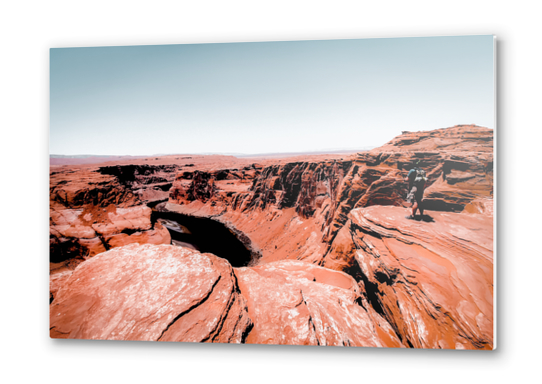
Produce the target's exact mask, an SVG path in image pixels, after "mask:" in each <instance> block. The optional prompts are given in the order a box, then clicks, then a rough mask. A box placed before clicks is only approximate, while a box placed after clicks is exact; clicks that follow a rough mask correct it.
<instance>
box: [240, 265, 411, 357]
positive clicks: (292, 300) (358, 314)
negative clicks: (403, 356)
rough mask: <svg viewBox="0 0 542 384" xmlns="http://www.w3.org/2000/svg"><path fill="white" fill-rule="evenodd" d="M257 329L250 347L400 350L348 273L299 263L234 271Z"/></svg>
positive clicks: (397, 343)
mask: <svg viewBox="0 0 542 384" xmlns="http://www.w3.org/2000/svg"><path fill="white" fill-rule="evenodd" d="M235 274H236V276H237V278H238V281H239V287H240V288H241V293H242V294H243V296H244V297H245V298H246V299H247V303H248V313H249V316H250V318H251V319H252V320H253V322H254V328H253V329H252V331H251V332H250V334H249V335H248V337H247V340H246V342H247V343H256V344H293V345H332V346H365V347H401V346H402V344H401V342H400V341H399V338H398V337H397V336H396V335H395V333H394V331H393V329H392V328H391V326H390V325H389V324H388V323H387V322H386V321H385V320H384V319H382V317H380V316H379V315H378V314H377V313H376V312H375V311H374V310H373V309H372V308H371V307H370V306H369V305H368V303H367V302H366V301H363V299H362V297H361V296H360V289H359V287H358V285H357V284H356V281H355V280H354V279H353V278H352V277H350V276H348V275H347V274H345V273H341V272H337V271H332V270H329V269H326V268H322V267H318V266H315V265H313V264H310V263H306V262H301V261H278V262H274V263H269V264H266V265H263V266H258V267H252V268H250V267H247V268H236V269H235Z"/></svg>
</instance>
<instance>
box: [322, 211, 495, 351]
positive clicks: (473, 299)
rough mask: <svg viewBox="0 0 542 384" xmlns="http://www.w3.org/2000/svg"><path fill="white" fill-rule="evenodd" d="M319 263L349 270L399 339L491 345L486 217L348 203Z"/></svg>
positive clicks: (424, 344) (425, 344)
mask: <svg viewBox="0 0 542 384" xmlns="http://www.w3.org/2000/svg"><path fill="white" fill-rule="evenodd" d="M324 266H326V267H328V268H332V269H336V270H344V271H348V272H349V273H351V274H352V275H354V276H356V277H357V278H358V280H359V282H360V285H361V286H363V287H364V290H365V292H366V294H367V298H368V300H369V301H370V302H371V304H372V305H373V307H374V308H375V309H378V312H379V313H380V314H381V315H382V316H383V317H384V318H385V319H386V320H387V321H388V322H389V323H390V324H391V325H392V327H393V329H394V330H395V331H396V333H397V335H399V337H400V338H401V340H402V342H403V343H404V344H405V345H409V346H412V347H415V348H458V349H492V348H493V273H494V272H493V219H492V217H489V216H486V215H480V214H458V213H440V212H431V216H430V217H426V221H412V220H407V219H405V218H404V210H401V209H398V208H395V207H376V206H375V207H369V208H364V209H356V210H353V211H352V212H351V213H350V215H349V220H348V222H347V223H346V225H345V226H344V227H343V228H342V229H341V231H340V232H339V234H338V235H337V237H336V239H335V241H334V242H333V245H332V248H331V250H330V252H329V253H328V254H327V255H326V257H325V259H324Z"/></svg>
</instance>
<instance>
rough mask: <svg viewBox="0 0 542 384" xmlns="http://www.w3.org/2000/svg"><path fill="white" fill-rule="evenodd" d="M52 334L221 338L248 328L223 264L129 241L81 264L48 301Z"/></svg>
mask: <svg viewBox="0 0 542 384" xmlns="http://www.w3.org/2000/svg"><path fill="white" fill-rule="evenodd" d="M50 312H51V313H50V334H51V337H53V338H77V339H104V340H105V339H107V340H149V341H151V340H152V341H189V342H227V343H239V342H242V341H243V338H244V337H245V335H246V333H247V331H248V330H249V329H250V327H251V321H250V319H249V317H248V313H247V309H246V302H245V299H244V298H243V297H242V296H241V295H240V294H239V292H238V287H237V284H236V281H235V276H234V275H233V270H232V268H231V266H230V265H229V263H228V262H227V261H225V260H223V259H220V258H218V257H216V256H214V255H211V254H201V253H199V252H197V251H192V250H189V249H186V248H179V247H174V246H171V245H151V244H145V245H142V246H139V245H136V244H131V245H128V246H125V247H120V248H115V249H113V250H111V251H108V252H104V253H101V254H100V255H97V256H95V257H94V258H91V259H88V260H87V261H85V262H83V263H81V264H80V265H79V266H78V267H77V268H76V269H75V271H74V272H73V273H72V274H71V275H70V276H69V277H68V278H67V280H66V281H65V282H64V284H63V285H62V287H61V288H60V289H58V291H57V292H56V295H55V298H54V300H53V302H52V303H51V306H50Z"/></svg>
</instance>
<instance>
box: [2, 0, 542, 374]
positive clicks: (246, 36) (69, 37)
mask: <svg viewBox="0 0 542 384" xmlns="http://www.w3.org/2000/svg"><path fill="white" fill-rule="evenodd" d="M540 25H541V24H540V12H538V9H537V7H536V2H533V1H519V0H516V1H513V2H504V1H503V2H494V1H473V0H467V1H465V0H456V1H453V2H450V1H448V2H440V1H422V0H411V1H383V0H382V1H370V2H358V1H292V0H290V1H283V0H275V1H240V0H229V1H199V2H188V1H154V2H143V1H135V0H133V1H116V2H115V1H111V0H109V1H103V0H95V1H92V2H86V3H84V2H73V1H53V0H50V1H35V2H32V1H19V2H15V1H10V2H8V1H6V2H3V3H2V5H1V6H0V32H1V33H0V41H1V44H0V98H1V100H0V127H1V133H2V136H1V140H0V146H1V150H0V155H1V163H0V164H1V166H2V168H1V169H2V172H1V175H2V184H1V185H2V187H1V188H0V194H1V197H0V202H1V206H0V207H1V208H0V212H1V216H0V217H1V219H0V225H1V231H0V234H1V249H2V251H1V256H0V257H1V260H2V263H1V264H0V265H1V268H2V275H1V278H0V282H1V287H2V290H1V292H2V294H3V300H2V304H1V306H2V307H1V308H2V309H1V316H0V321H1V329H2V337H1V348H0V351H1V353H2V356H1V359H0V361H1V369H0V377H2V381H3V382H6V383H11V382H17V383H19V382H20V383H26V382H38V383H43V382H45V383H48V382H57V383H64V382H66V383H67V382H78V383H96V382H105V383H110V382H123V383H143V382H153V381H154V382H185V383H187V382H197V383H200V382H202V383H207V382H209V383H210V382H214V381H224V382H254V383H256V382H257V383H259V382H263V383H275V382H282V381H285V382H293V381H303V382H306V383H309V382H310V383H315V382H316V383H320V382H321V383H324V382H341V381H348V380H351V381H356V382H362V381H363V382H379V383H387V382H397V381H400V382H404V383H420V382H422V383H423V382H441V383H452V382H453V383H456V382H464V383H471V382H489V381H490V380H491V381H499V382H500V380H501V379H504V380H507V381H511V380H512V381H514V382H535V381H537V380H539V377H538V376H540V370H539V368H540V363H539V362H540V358H539V357H540V351H539V350H538V347H539V344H540V343H541V341H542V340H541V337H540V327H539V321H540V315H541V310H540V299H539V297H540V293H539V291H538V288H539V284H538V282H539V281H540V274H541V269H542V268H541V267H542V265H541V262H540V257H541V255H542V252H541V251H540V249H539V246H538V244H537V240H538V239H539V232H540V228H541V226H540V224H539V220H538V216H539V215H540V214H541V213H542V212H541V210H540V202H539V199H538V195H539V192H540V186H541V183H540V178H541V176H540V174H541V170H540V167H539V163H540V156H541V155H540V152H541V150H540V148H541V145H542V141H541V135H540V131H541V128H542V127H541V124H540V116H539V114H540V109H541V97H540V90H541V89H542V82H541V72H540V68H542V62H541V55H542V53H541V49H540V45H541V44H540V40H539V36H540V33H541V30H542V28H541V26H540ZM457 34H496V35H497V37H498V50H499V55H498V60H499V61H498V62H499V79H498V80H499V85H498V88H499V100H498V108H499V116H498V117H499V128H498V135H499V148H498V149H499V159H498V162H499V185H498V188H499V197H500V203H499V207H498V208H499V228H498V244H499V254H498V264H499V266H498V267H499V270H498V279H499V286H498V294H499V300H498V302H499V307H498V320H499V323H498V335H499V342H498V348H497V350H496V351H493V352H461V351H457V352H456V351H424V350H421V351H420V350H377V349H364V348H351V349H345V348H317V347H311V348H306V347H305V348H304V347H277V346H235V345H199V344H195V345H192V344H171V343H170V344H155V343H139V342H92V341H58V340H50V339H49V337H48V293H47V292H48V263H47V258H48V49H49V48H51V47H66V46H95V45H128V44H164V43H198V42H229V41H266V40H299V39H336V38H364V37H398V36H428V35H457Z"/></svg>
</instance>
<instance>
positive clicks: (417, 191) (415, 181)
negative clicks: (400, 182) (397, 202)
mask: <svg viewBox="0 0 542 384" xmlns="http://www.w3.org/2000/svg"><path fill="white" fill-rule="evenodd" d="M418 163H419V161H418ZM418 163H416V166H415V167H414V168H412V169H411V170H410V171H409V172H408V176H407V177H406V178H405V182H408V190H409V192H408V195H407V199H406V200H407V203H410V204H412V214H411V215H408V216H406V218H407V219H414V218H415V217H416V212H417V211H418V208H419V209H420V215H421V216H423V205H422V200H423V192H424V190H425V182H426V181H427V177H426V176H425V171H424V170H423V169H421V168H418V166H417V165H418Z"/></svg>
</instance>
